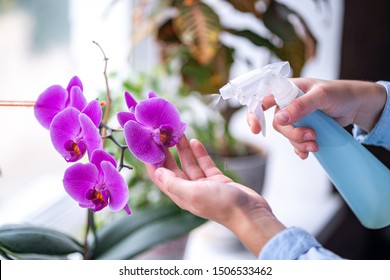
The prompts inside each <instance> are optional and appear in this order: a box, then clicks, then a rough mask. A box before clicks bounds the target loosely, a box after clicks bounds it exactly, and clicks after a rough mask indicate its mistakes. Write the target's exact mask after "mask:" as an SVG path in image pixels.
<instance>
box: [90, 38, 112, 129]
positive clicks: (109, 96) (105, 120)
mask: <svg viewBox="0 0 390 280" xmlns="http://www.w3.org/2000/svg"><path fill="white" fill-rule="evenodd" d="M92 42H93V43H94V44H96V45H97V46H98V47H99V49H100V51H101V52H102V54H103V60H104V71H103V75H104V81H105V83H106V95H107V100H106V105H105V106H106V109H105V110H104V115H103V120H102V123H103V125H104V126H105V125H107V122H108V118H109V116H110V108H111V92H110V87H109V85H108V77H107V64H108V58H107V56H106V53H105V52H104V50H103V48H102V47H101V46H100V45H99V43H97V42H96V41H92ZM104 126H103V130H102V135H103V136H104V135H106V132H107V131H106V128H104Z"/></svg>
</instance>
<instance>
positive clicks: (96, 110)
mask: <svg viewBox="0 0 390 280" xmlns="http://www.w3.org/2000/svg"><path fill="white" fill-rule="evenodd" d="M81 112H82V113H84V114H86V115H87V116H88V117H89V118H90V119H91V120H92V122H93V123H94V124H95V127H99V125H100V122H101V121H102V114H103V113H102V106H100V103H99V101H97V100H92V101H91V102H89V103H88V104H87V105H86V106H85V108H84V109H82V111H81Z"/></svg>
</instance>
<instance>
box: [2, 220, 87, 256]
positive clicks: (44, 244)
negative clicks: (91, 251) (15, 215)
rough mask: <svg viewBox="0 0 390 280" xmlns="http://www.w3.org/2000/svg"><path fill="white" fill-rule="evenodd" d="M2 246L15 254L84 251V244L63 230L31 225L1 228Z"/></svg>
mask: <svg viewBox="0 0 390 280" xmlns="http://www.w3.org/2000/svg"><path fill="white" fill-rule="evenodd" d="M0 247H2V248H4V249H5V251H8V252H12V253H15V254H41V255H58V256H61V255H67V254H71V253H76V252H78V253H82V251H83V248H82V246H81V245H80V244H79V243H78V242H77V241H76V240H74V239H73V238H72V237H70V236H68V235H65V234H63V233H62V232H59V231H56V230H52V229H47V228H42V227H37V226H29V225H7V226H3V227H1V228H0Z"/></svg>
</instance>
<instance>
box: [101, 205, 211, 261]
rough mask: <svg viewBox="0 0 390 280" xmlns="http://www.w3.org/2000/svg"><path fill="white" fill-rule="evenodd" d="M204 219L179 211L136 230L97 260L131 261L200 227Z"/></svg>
mask: <svg viewBox="0 0 390 280" xmlns="http://www.w3.org/2000/svg"><path fill="white" fill-rule="evenodd" d="M204 222H205V220H204V219H202V218H199V217H196V216H194V215H192V214H191V213H189V212H186V211H181V212H179V213H177V214H176V215H170V216H168V217H165V218H164V219H159V220H156V221H154V222H153V223H149V224H146V225H145V226H143V227H141V228H138V229H137V230H136V231H134V232H133V233H132V234H130V235H128V236H127V237H126V238H124V239H123V240H121V241H120V242H118V243H116V244H115V245H113V246H112V247H111V248H110V249H109V250H107V251H106V252H105V253H104V254H102V255H100V256H99V257H98V259H113V260H119V259H131V258H134V257H135V256H137V255H138V254H140V253H142V252H144V251H145V250H147V249H149V248H151V247H153V246H154V245H157V244H162V243H163V242H165V241H169V240H172V239H174V238H178V237H180V236H182V235H183V234H186V233H188V232H189V231H190V230H192V229H194V228H196V227H198V226H200V225H201V224H203V223H204Z"/></svg>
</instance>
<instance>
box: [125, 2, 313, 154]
mask: <svg viewBox="0 0 390 280" xmlns="http://www.w3.org/2000/svg"><path fill="white" fill-rule="evenodd" d="M222 6H224V7H226V8H228V9H230V10H231V11H233V12H234V13H237V14H239V16H240V17H242V18H251V19H254V21H255V22H256V23H258V24H260V25H262V26H263V27H264V28H263V29H264V30H262V31H259V30H258V29H256V28H248V27H237V26H236V25H234V24H231V22H230V21H229V19H228V16H229V15H226V14H223V12H221V11H222V10H226V9H222V8H221V7H222ZM135 10H136V11H137V15H138V16H137V18H136V19H135V20H134V22H133V25H134V30H137V31H136V32H135V34H134V36H133V44H137V42H138V41H139V40H140V38H142V37H143V36H150V35H151V36H152V37H154V38H155V41H156V42H157V45H158V46H159V50H160V58H161V62H162V64H163V65H165V67H166V68H167V69H169V71H171V72H173V73H174V75H177V77H179V79H180V82H181V84H180V85H181V88H182V90H181V92H182V93H183V94H184V95H196V96H197V97H198V98H199V99H201V100H202V101H204V102H205V104H208V102H209V100H210V96H214V95H215V94H216V93H218V92H219V89H220V88H221V87H222V86H223V85H225V84H226V83H227V82H228V81H229V78H230V70H231V68H232V66H233V64H234V63H235V62H237V61H238V60H240V58H241V60H244V64H246V66H247V68H248V70H249V69H250V68H251V67H253V66H252V65H251V57H245V56H243V55H242V54H241V55H240V56H238V55H237V54H238V53H239V52H240V47H239V46H238V47H236V46H234V45H232V44H231V42H228V41H227V40H226V39H224V38H225V37H226V36H225V35H228V36H230V37H231V38H233V40H245V41H247V42H249V44H250V45H252V46H255V47H258V48H259V49H262V50H264V49H265V50H267V51H268V52H269V54H270V60H273V59H281V60H287V61H289V62H290V65H291V68H292V70H293V74H294V76H299V75H300V73H301V70H302V68H303V66H304V64H305V62H306V61H307V60H309V59H310V58H312V57H313V56H314V54H315V49H316V40H315V38H314V37H313V35H312V34H311V32H310V29H309V28H308V26H307V24H306V22H305V21H304V19H303V18H302V17H301V16H300V15H299V14H298V13H297V12H295V11H294V10H292V9H290V8H289V7H287V6H286V5H284V4H281V3H279V2H278V1H275V0H259V1H257V0H249V1H240V0H226V1H201V0H184V1H176V0H167V1H158V2H157V1H140V2H139V3H138V6H136V9H135ZM239 109H240V107H239V106H238V105H237V104H234V103H231V102H219V103H218V104H217V106H215V107H214V108H213V110H214V111H215V114H218V115H219V116H221V117H222V120H219V121H218V122H215V121H210V122H206V123H205V124H203V125H202V126H197V124H194V125H193V126H192V127H193V128H194V130H195V132H196V133H195V134H196V137H198V138H200V139H201V141H202V142H203V143H204V144H205V145H206V146H207V147H208V149H209V151H210V152H211V153H213V154H215V155H217V156H218V157H222V158H223V160H222V161H226V158H227V157H228V158H229V159H231V158H232V157H235V156H237V155H240V156H246V155H248V154H251V153H252V152H253V151H251V150H253V147H250V146H249V145H247V143H243V142H242V141H238V140H237V139H236V138H235V137H234V136H233V135H232V133H231V119H232V117H233V115H234V114H235V113H236V112H237V110H239ZM221 123H222V129H216V124H218V125H220V124H221ZM210 131H212V132H213V133H208V132H210ZM245 161H247V160H244V161H243V162H245Z"/></svg>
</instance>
